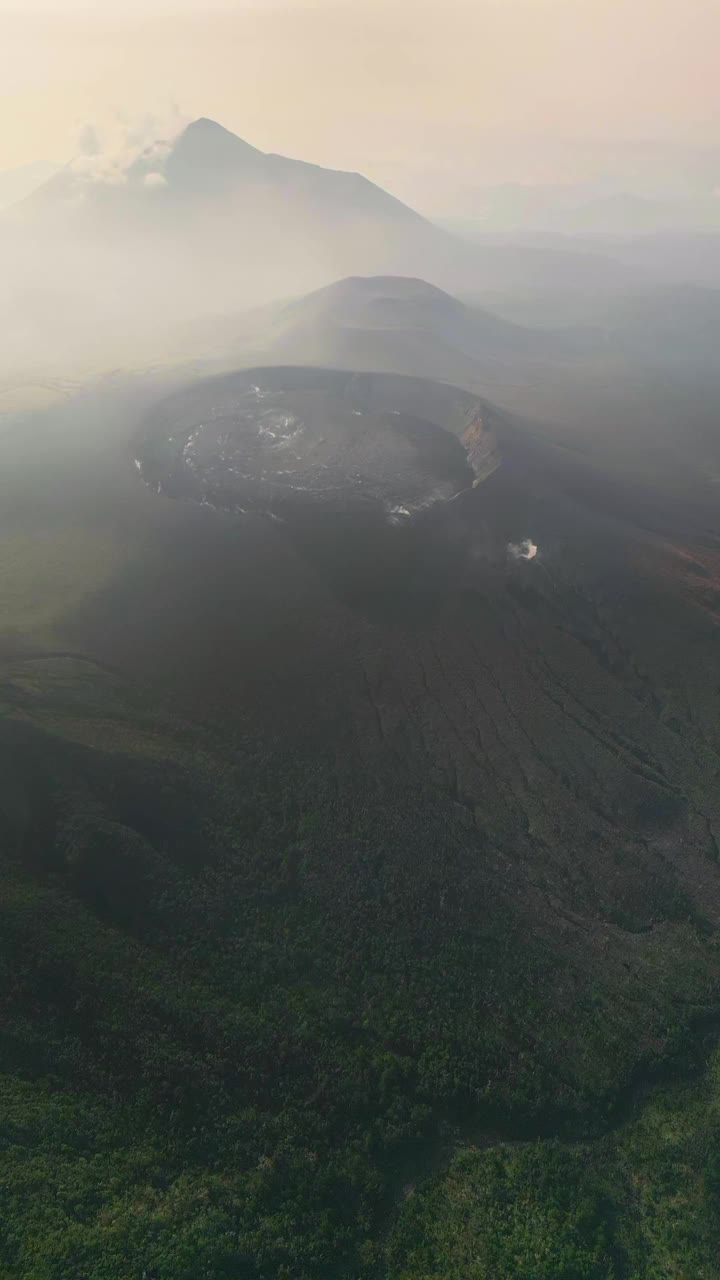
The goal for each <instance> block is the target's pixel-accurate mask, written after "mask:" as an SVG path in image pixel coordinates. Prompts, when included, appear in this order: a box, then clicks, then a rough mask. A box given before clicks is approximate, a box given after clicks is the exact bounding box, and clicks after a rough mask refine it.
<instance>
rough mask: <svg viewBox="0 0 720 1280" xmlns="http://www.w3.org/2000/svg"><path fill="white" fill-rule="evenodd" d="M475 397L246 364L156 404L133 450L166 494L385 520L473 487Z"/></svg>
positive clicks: (406, 383)
mask: <svg viewBox="0 0 720 1280" xmlns="http://www.w3.org/2000/svg"><path fill="white" fill-rule="evenodd" d="M479 415H480V404H479V401H478V398H477V397H476V396H473V395H471V394H470V393H467V392H464V391H460V390H458V389H456V388H453V387H446V386H443V385H441V384H438V383H433V382H429V381H426V380H424V379H418V378H403V377H400V376H394V375H386V374H356V373H344V372H337V371H330V370H321V369H304V368H303V369H300V368H298V369H278V368H274V369H254V370H249V371H243V372H241V373H235V374H231V375H229V376H223V377H220V378H212V379H208V380H206V381H204V382H202V383H199V384H196V385H195V386H193V387H190V388H188V389H187V390H185V391H182V392H180V393H178V394H176V395H174V396H171V397H169V398H168V399H167V400H165V401H163V402H162V403H161V404H160V405H158V406H157V407H156V408H155V410H154V411H153V413H152V414H151V416H150V418H149V419H148V420H147V422H146V424H145V426H144V428H143V432H142V435H141V438H140V440H139V442H138V446H137V450H136V463H137V466H138V468H139V470H140V472H141V474H142V477H143V479H144V480H145V481H146V483H148V484H149V485H151V486H152V487H154V488H156V489H158V490H159V491H161V492H163V493H165V494H166V495H168V496H171V497H181V498H188V499H195V500H197V501H200V502H206V503H209V504H210V505H212V506H214V507H217V508H220V509H223V510H227V511H233V512H243V511H254V512H258V511H264V512H267V513H269V514H271V515H274V516H276V517H279V518H285V519H287V518H292V516H293V514H296V515H297V514H300V513H301V512H302V511H303V510H304V509H307V508H308V507H310V508H312V509H313V510H316V511H317V510H321V509H325V510H327V511H336V512H347V513H351V512H357V513H360V512H365V513H366V514H368V515H369V514H370V513H374V514H375V515H380V516H382V518H383V519H384V520H385V521H386V522H389V523H391V524H398V523H402V522H404V521H407V520H408V519H410V518H411V517H412V516H413V515H414V514H416V513H418V512H422V511H425V510H427V509H428V508H430V507H433V506H435V505H436V504H437V503H442V502H445V501H447V500H448V499H451V498H453V497H454V496H455V495H456V494H458V493H460V492H462V491H463V490H467V489H470V488H471V487H472V485H473V482H474V480H475V478H476V476H475V472H474V470H473V467H472V465H471V461H470V459H469V457H468V453H467V451H466V449H465V448H464V447H463V444H462V442H461V439H460V437H461V436H462V435H463V434H464V432H465V431H466V430H467V429H468V427H469V426H470V425H471V424H472V423H473V422H474V421H477V420H478V418H479Z"/></svg>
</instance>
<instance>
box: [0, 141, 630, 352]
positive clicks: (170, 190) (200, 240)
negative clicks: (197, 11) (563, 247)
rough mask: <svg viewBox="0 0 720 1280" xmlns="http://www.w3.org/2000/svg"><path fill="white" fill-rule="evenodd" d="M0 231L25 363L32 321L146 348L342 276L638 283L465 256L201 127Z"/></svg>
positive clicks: (58, 178) (382, 196)
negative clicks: (182, 323) (194, 323)
mask: <svg viewBox="0 0 720 1280" xmlns="http://www.w3.org/2000/svg"><path fill="white" fill-rule="evenodd" d="M0 226H1V236H0V254H2V255H3V258H4V266H5V269H6V278H7V290H6V307H7V311H6V320H7V327H8V331H9V342H8V349H9V351H12V350H13V348H14V346H16V347H17V350H18V351H19V352H22V350H23V348H24V346H27V338H26V331H27V330H28V329H32V326H33V324H35V325H37V333H38V336H41V335H43V334H44V335H45V341H46V342H47V339H48V338H49V336H50V335H52V336H53V340H54V341H53V344H51V345H53V346H54V345H55V343H57V348H58V350H63V349H69V346H70V345H72V343H73V342H75V344H76V346H78V347H83V348H85V349H86V350H92V349H93V348H94V347H100V346H101V345H102V342H103V341H104V340H106V339H107V338H108V337H110V338H112V339H113V340H115V341H121V339H122V337H123V336H126V335H132V334H137V335H139V334H140V333H142V335H143V338H144V339H145V341H146V342H147V341H148V340H149V339H150V336H151V333H152V331H153V330H155V331H157V329H158V327H159V326H162V325H163V324H165V323H166V322H167V320H168V318H170V317H171V318H172V320H173V321H177V320H179V319H181V318H182V317H183V316H186V317H191V316H197V315H198V314H202V312H203V311H206V312H213V311H217V310H220V309H230V308H232V309H234V310H237V309H238V307H242V306H248V305H250V304H252V303H258V302H265V301H267V300H269V299H271V298H274V297H282V296H288V295H289V294H292V293H301V292H305V291H307V290H309V289H312V288H316V287H318V286H319V285H322V284H326V283H329V282H330V281H332V280H333V279H336V278H338V277H341V276H346V275H359V274H363V275H365V274H371V275H377V274H382V275H385V274H393V275H403V276H417V275H422V277H423V278H424V279H427V280H429V281H430V282H432V283H433V284H436V285H439V286H441V287H444V288H450V289H453V290H455V291H457V290H465V291H468V290H471V289H481V290H483V291H493V290H494V291H501V292H507V291H510V292H512V291H514V290H515V291H517V290H525V289H528V288H542V287H547V286H548V285H549V284H550V283H552V284H553V285H555V286H556V287H565V288H567V289H569V290H571V291H574V292H577V291H579V290H583V289H587V288H590V287H592V288H593V289H595V290H598V291H601V292H604V293H606V292H610V293H612V292H613V291H614V290H617V289H618V288H619V287H620V286H621V285H627V284H628V282H629V281H632V280H633V279H634V278H636V275H637V273H636V272H635V271H634V270H633V269H632V268H630V267H625V266H618V265H617V264H615V263H614V262H613V261H612V260H611V259H609V258H607V257H602V256H598V255H594V254H591V253H573V254H564V253H562V252H558V251H555V250H544V249H536V248H528V249H523V248H516V247H513V248H510V247H507V246H500V247H493V248H492V249H486V248H484V247H478V246H475V245H470V244H468V243H467V242H464V241H463V240H461V239H458V238H457V237H455V236H453V235H451V234H450V233H449V232H447V231H444V230H442V229H441V228H439V227H436V226H434V225H433V224H432V223H430V222H428V221H427V220H426V219H424V218H422V217H421V216H420V215H419V214H418V213H416V212H415V211H414V210H412V209H410V208H408V207H407V206H406V205H404V204H402V203H401V202H400V201H398V200H396V199H395V198H394V197H393V196H391V195H389V194H388V193H387V192H385V191H383V190H382V189H381V188H379V187H377V186H375V185H374V184H373V183H371V182H368V181H367V180H366V179H365V178H363V177H362V176H361V175H359V174H353V173H345V172H340V171H335V170H328V169H323V168H321V167H319V166H317V165H312V164H307V163H305V162H303V161H297V160H291V159H287V158H285V157H282V156H277V155H267V154H265V153H263V152H261V151H258V150H257V149H256V148H254V147H252V146H250V145H249V144H248V143H246V142H244V141H243V140H242V139H240V138H238V137H236V136H235V135H233V134H231V133H229V132H228V131H227V130H226V129H223V128H222V127H221V126H220V125H218V124H216V123H214V122H212V121H209V120H205V119H201V120H197V121H195V122H194V123H193V124H191V125H189V126H188V127H187V128H186V129H185V130H184V131H183V132H182V133H181V134H180V136H179V137H178V138H176V139H175V140H174V141H171V142H163V141H158V142H157V143H155V144H153V145H152V146H150V147H147V148H145V149H143V151H142V152H141V153H140V154H139V155H137V156H136V157H135V158H134V159H132V160H130V161H128V162H123V164H122V165H121V166H120V167H112V166H111V167H108V165H107V163H106V161H105V160H104V159H101V160H98V158H97V157H93V156H84V157H81V158H80V160H79V161H78V162H76V163H74V164H71V165H70V166H68V167H67V168H66V169H64V170H63V171H62V172H61V173H59V174H57V175H55V176H54V177H53V178H51V179H50V181H49V182H47V183H45V184H44V185H42V186H41V187H40V188H39V189H37V190H36V191H34V192H33V193H32V194H31V195H30V196H29V197H28V198H27V199H26V200H25V201H23V202H21V203H20V204H19V205H16V206H14V207H13V208H12V209H11V210H8V211H6V213H5V215H4V217H3V219H2V222H1V224H0ZM128 261H132V263H133V270H132V273H130V274H129V273H128V271H127V263H128ZM33 284H34V290H35V292H36V305H35V307H34V308H33V304H32V292H33V288H32V286H33ZM20 315H22V316H23V317H24V319H23V323H22V325H21V326H18V323H17V317H18V316H20ZM13 331H14V332H13ZM13 340H15V341H13ZM146 349H147V348H146Z"/></svg>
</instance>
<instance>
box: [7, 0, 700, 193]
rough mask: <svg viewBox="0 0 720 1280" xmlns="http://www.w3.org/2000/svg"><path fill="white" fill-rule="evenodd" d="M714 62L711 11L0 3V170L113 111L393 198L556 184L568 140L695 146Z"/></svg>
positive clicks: (239, 2)
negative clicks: (365, 184) (454, 182)
mask: <svg viewBox="0 0 720 1280" xmlns="http://www.w3.org/2000/svg"><path fill="white" fill-rule="evenodd" d="M718 48H720V4H719V3H718V2H717V0H442V2H441V0H433V2H432V3H430V2H429V0H210V2H209V3H202V0H122V3H116V2H115V0H0V97H1V98H2V110H0V169H5V168H10V167H13V166H15V165H20V164H23V163H26V162H29V161H32V160H35V159H45V160H47V159H49V160H53V161H56V162H64V161H66V160H68V159H70V158H71V157H72V155H73V152H74V150H75V148H76V140H77V136H78V133H79V131H80V129H81V128H82V126H83V125H87V124H92V125H93V126H95V127H96V128H100V129H101V130H102V129H103V128H104V127H107V126H108V123H110V128H111V131H112V128H113V127H115V126H116V125H117V116H118V113H123V114H124V116H125V118H127V119H132V120H137V119H138V118H140V117H142V116H144V115H148V114H149V115H151V116H154V117H157V120H158V127H160V121H163V120H165V119H167V118H174V119H180V118H181V117H184V118H187V119H190V118H192V117H195V116H199V115H206V116H211V117H213V118H215V119H217V120H219V121H220V122H221V123H223V124H225V125H226V126H227V127H228V128H230V129H233V130H234V131H235V132H237V133H239V134H240V135H241V136H243V137H245V138H246V139H247V140H248V141H250V142H252V143H253V144H254V145H256V146H259V147H261V148H262V149H263V150H272V151H280V152H284V153H286V154H289V155H296V156H302V157H304V158H306V159H310V160H315V161H317V162H318V163H321V164H326V165H333V166H336V167H343V168H353V169H360V170H362V171H363V172H365V173H367V174H368V175H369V176H370V177H375V178H376V179H377V180H383V179H384V178H387V177H388V175H391V174H393V173H395V174H397V175H398V182H399V183H400V185H401V186H402V181H403V174H404V173H406V174H409V173H412V172H415V173H417V172H418V171H420V170H422V168H423V166H426V167H427V168H428V170H430V171H432V172H437V173H445V172H446V173H448V174H449V173H451V172H452V171H453V170H454V169H456V168H458V167H460V168H462V167H463V166H465V167H466V168H467V169H468V170H469V171H472V173H473V175H474V176H475V177H477V176H478V175H480V174H481V173H482V172H483V171H484V170H487V171H488V172H490V173H495V172H497V173H498V174H500V173H501V171H502V157H503V155H504V154H505V153H506V152H507V151H508V149H511V150H512V149H514V150H513V154H514V155H515V156H516V160H515V161H514V163H515V165H516V168H518V166H520V168H518V172H517V174H515V176H516V177H517V178H518V179H520V180H522V177H523V174H522V172H521V169H522V166H525V167H526V169H527V178H528V180H532V179H533V178H535V179H539V180H541V179H543V177H548V178H549V177H550V176H554V177H562V176H563V174H562V171H561V169H562V163H563V162H562V160H559V159H558V154H559V152H558V147H561V145H564V144H567V143H570V142H573V140H575V141H576V142H577V143H581V142H582V141H583V140H589V141H592V140H595V141H597V142H600V141H602V142H604V143H606V144H610V145H615V144H617V145H621V144H624V143H627V142H632V141H635V140H643V141H646V142H647V141H649V142H652V141H655V142H658V143H661V142H662V143H669V144H673V143H674V144H678V145H683V146H698V147H703V146H705V147H707V146H710V145H712V144H714V143H715V140H716V138H717V128H718V124H719V123H720V90H719V88H718V76H717V50H718ZM558 166H560V167H558ZM508 176H511V175H510V174H509V173H508Z"/></svg>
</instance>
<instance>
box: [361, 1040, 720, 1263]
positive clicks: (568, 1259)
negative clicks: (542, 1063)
mask: <svg viewBox="0 0 720 1280" xmlns="http://www.w3.org/2000/svg"><path fill="white" fill-rule="evenodd" d="M387 1256H388V1267H387V1273H386V1274H387V1280H430V1278H431V1277H432V1278H433V1280H454V1278H455V1277H457V1276H462V1277H463V1278H464V1280H668V1278H670V1277H672V1278H673V1280H716V1278H717V1277H718V1276H720V1055H718V1054H717V1053H716V1054H715V1056H714V1057H713V1059H712V1063H711V1066H710V1068H709V1069H708V1071H707V1074H706V1077H705V1078H704V1079H703V1081H702V1083H700V1084H696V1085H692V1086H688V1085H685V1086H675V1087H672V1088H665V1089H661V1090H658V1091H656V1092H654V1093H653V1094H651V1095H649V1096H646V1097H640V1098H638V1100H637V1103H636V1109H635V1113H634V1114H633V1115H632V1116H631V1118H630V1120H629V1121H628V1123H627V1124H626V1125H623V1126H622V1127H621V1128H620V1129H619V1130H618V1131H617V1132H614V1133H612V1134H611V1135H610V1136H608V1137H606V1138H603V1139H602V1140H598V1141H596V1142H594V1143H586V1144H571V1145H568V1144H562V1143H560V1142H557V1141H546V1142H542V1141H535V1142H530V1143H520V1144H518V1145H507V1144H497V1145H495V1144H493V1145H492V1146H491V1147H490V1148H489V1149H486V1150H483V1149H473V1148H469V1149H465V1150H463V1151H461V1152H460V1153H458V1155H457V1156H455V1158H454V1159H453V1161H452V1163H451V1165H450V1168H449V1169H448V1171H447V1173H443V1174H442V1175H441V1176H439V1177H438V1178H436V1179H435V1180H433V1181H432V1182H429V1183H428V1184H426V1185H424V1186H421V1187H419V1188H418V1189H416V1190H415V1189H412V1190H410V1191H409V1193H408V1194H407V1196H406V1199H405V1201H404V1203H403V1205H402V1209H401V1211H400V1213H399V1216H398V1220H397V1223H396V1225H395V1227H394V1229H393V1232H392V1236H391V1239H390V1242H389V1244H388V1248H387Z"/></svg>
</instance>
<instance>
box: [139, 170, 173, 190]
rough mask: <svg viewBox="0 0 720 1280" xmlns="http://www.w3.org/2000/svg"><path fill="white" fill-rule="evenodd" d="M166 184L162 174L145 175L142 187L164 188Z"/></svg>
mask: <svg viewBox="0 0 720 1280" xmlns="http://www.w3.org/2000/svg"><path fill="white" fill-rule="evenodd" d="M167 184H168V183H167V178H166V177H165V174H164V173H146V174H145V177H144V178H143V186H144V187H154V188H158V187H166V186H167Z"/></svg>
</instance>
